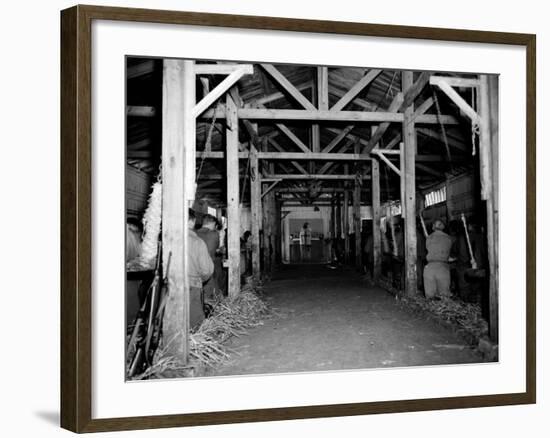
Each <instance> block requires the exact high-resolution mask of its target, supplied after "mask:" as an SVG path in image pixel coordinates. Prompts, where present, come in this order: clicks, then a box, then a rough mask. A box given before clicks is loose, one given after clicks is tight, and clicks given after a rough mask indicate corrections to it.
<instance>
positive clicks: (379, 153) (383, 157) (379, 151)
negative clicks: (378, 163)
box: [372, 149, 401, 176]
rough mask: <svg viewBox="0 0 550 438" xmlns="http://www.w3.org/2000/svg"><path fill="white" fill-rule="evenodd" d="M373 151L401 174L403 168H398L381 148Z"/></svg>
mask: <svg viewBox="0 0 550 438" xmlns="http://www.w3.org/2000/svg"><path fill="white" fill-rule="evenodd" d="M372 152H373V153H375V154H376V155H377V156H378V157H379V158H380V159H381V160H382V161H383V162H384V163H386V164H387V165H388V167H389V168H390V169H391V170H393V171H394V172H395V173H396V174H397V175H399V176H401V170H400V169H398V168H397V166H396V165H395V164H393V163H392V162H391V161H390V160H389V159H388V157H386V155H384V154H383V153H382V151H381V150H380V149H378V150H374V149H373V150H372Z"/></svg>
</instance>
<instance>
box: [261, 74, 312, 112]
mask: <svg viewBox="0 0 550 438" xmlns="http://www.w3.org/2000/svg"><path fill="white" fill-rule="evenodd" d="M260 65H261V66H262V67H263V69H264V70H265V71H266V72H267V73H269V75H270V76H271V77H272V78H273V79H275V80H276V81H277V83H278V84H279V85H280V86H281V87H283V88H284V89H285V90H286V91H287V93H288V94H290V95H291V96H292V97H293V98H294V99H295V100H296V101H297V102H298V103H299V104H300V105H302V106H303V107H304V108H306V109H310V110H316V108H315V106H314V105H313V104H312V103H311V102H310V101H309V100H308V99H307V98H306V97H305V96H304V95H303V94H302V93H301V92H300V91H298V89H297V88H296V87H295V86H294V85H292V84H291V83H290V81H289V80H288V79H287V78H285V77H284V76H283V74H282V73H281V72H280V71H279V70H277V68H276V67H275V66H274V65H272V64H260Z"/></svg>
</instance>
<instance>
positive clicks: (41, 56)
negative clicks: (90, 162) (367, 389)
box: [0, 0, 550, 438]
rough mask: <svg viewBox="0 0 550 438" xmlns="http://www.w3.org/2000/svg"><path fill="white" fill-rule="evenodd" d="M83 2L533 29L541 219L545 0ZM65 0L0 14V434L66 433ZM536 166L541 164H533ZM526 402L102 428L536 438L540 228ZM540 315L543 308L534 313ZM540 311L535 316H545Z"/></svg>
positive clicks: (543, 212) (540, 414) (539, 426)
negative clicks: (533, 361) (534, 349)
mask: <svg viewBox="0 0 550 438" xmlns="http://www.w3.org/2000/svg"><path fill="white" fill-rule="evenodd" d="M87 3H90V4H106V5H111V6H134V7H149V8H153V7H154V8H162V9H179V10H194V11H203V12H222V13H235V14H249V15H271V16H286V17H295V18H316V19H328V20H342V21H363V22H373V23H387V24H405V25H419V26H436V27H454V28H467V29H483V30H494V31H510V32H530V33H537V35H538V53H537V66H538V67H537V76H538V93H537V96H538V97H537V100H538V117H537V122H538V136H537V142H538V145H539V147H538V163H539V164H538V168H539V172H538V174H539V178H538V187H539V197H538V209H537V212H538V223H539V224H543V223H544V219H547V220H548V219H550V218H549V217H548V214H549V212H548V208H547V205H548V203H547V202H544V201H545V200H544V199H543V191H544V189H543V185H544V183H545V181H544V179H545V178H544V176H543V172H542V170H543V169H544V168H548V165H549V164H550V163H549V162H548V153H544V152H543V148H542V145H543V144H547V143H548V141H549V138H548V135H549V128H548V124H545V123H544V121H545V120H548V118H549V117H550V114H549V113H548V105H549V102H550V93H549V91H548V90H549V89H548V86H547V82H546V81H545V78H548V77H549V76H550V65H549V64H548V53H549V49H550V47H549V46H550V42H549V39H550V28H548V13H547V11H546V10H545V6H546V5H545V2H540V1H534V0H525V1H523V2H521V3H518V2H505V1H498V2H497V1H494V0H493V1H486V2H479V1H474V0H463V1H461V2H453V3H451V2H448V4H447V5H446V6H444V7H442V3H441V2H440V1H435V0H434V1H428V0H426V1H422V0H417V1H414V2H411V1H408V0H395V1H393V2H392V3H391V5H388V4H387V3H385V2H368V3H365V2H357V1H354V0H339V1H338V2H319V1H302V2H297V1H294V0H278V1H276V2H260V1H254V0H235V1H231V2H228V1H224V0H181V1H169V0H157V1H154V2H153V1H144V0H142V1H138V0H126V1H120V0H110V1H108V2H98V1H93V0H90V1H88V2H87ZM72 5H73V2H70V1H62V0H50V1H48V2H41V1H36V0H30V1H26V2H15V1H12V2H5V4H4V5H3V9H2V14H1V15H0V32H1V41H2V68H1V69H0V96H1V98H2V105H0V112H1V118H0V120H1V121H2V137H1V139H2V152H3V155H2V172H1V174H0V175H1V176H0V178H1V186H0V187H2V198H1V199H2V210H1V212H2V214H1V215H0V217H1V219H0V221H1V229H2V230H3V236H2V240H1V242H2V243H1V246H0V248H1V249H2V252H1V260H0V266H1V267H2V268H1V272H2V274H3V275H2V286H1V291H2V298H3V300H2V311H3V312H2V317H1V318H0V323H1V329H2V333H3V337H2V340H1V349H2V355H1V360H0V373H1V374H0V375H1V376H2V385H1V387H0V388H1V390H0V394H1V396H0V397H1V399H2V408H3V412H2V415H1V418H2V419H1V421H0V431H1V434H2V436H7V437H16V436H26V437H32V436H40V437H44V438H47V437H56V436H68V435H69V432H66V431H62V430H61V429H59V428H58V425H57V423H58V416H59V412H58V404H59V378H58V374H59V371H58V370H59V359H58V357H59V340H58V337H59V10H60V9H63V8H65V7H69V6H72ZM544 164H546V166H544ZM538 241H539V245H538V248H539V251H538V261H539V263H538V265H539V266H538V272H539V276H538V291H539V293H538V298H537V304H538V309H539V310H538V321H539V323H538V333H539V336H538V346H539V350H538V369H539V376H538V400H539V403H538V404H537V405H535V406H517V407H516V406H511V407H497V408H484V409H469V410H468V409H467V410H455V411H443V412H422V413H407V414H393V415H377V416H363V417H353V418H336V419H320V420H302V421H284V422H274V423H267V424H266V423H264V424H261V423H256V424H243V425H230V426H210V427H200V428H187V429H185V430H178V429H172V430H162V431H144V432H125V433H116V434H115V433H111V434H105V436H113V437H130V436H132V437H134V436H149V437H153V436H154V437H161V438H162V437H170V436H173V437H175V436H182V435H184V436H186V437H222V436H223V437H239V438H242V437H249V436H250V437H256V436H262V437H280V436H318V437H320V436H323V437H324V436H326V437H329V436H330V437H332V436H383V437H388V438H389V437H393V436H404V435H406V436H407V437H411V438H412V437H422V438H429V437H438V438H439V437H441V436H445V438H454V437H461V438H462V437H465V436H466V437H473V436H494V437H498V438H501V437H517V436H532V437H543V436H547V429H548V415H547V414H548V412H549V411H550V401H549V392H550V388H549V384H548V377H547V376H545V375H544V373H543V372H542V370H544V369H545V368H546V369H548V366H549V357H548V356H549V353H548V352H549V348H548V343H547V342H546V348H545V349H543V348H542V346H543V345H542V344H543V339H544V338H546V337H547V336H548V335H549V327H550V324H549V323H548V318H547V317H546V318H544V317H543V309H545V308H546V309H547V306H548V298H547V296H546V295H545V294H544V291H545V290H547V289H548V277H546V278H544V277H543V275H544V268H543V263H544V260H543V257H544V255H543V248H544V247H545V246H546V247H548V246H549V244H550V242H549V241H548V231H547V230H546V229H545V228H543V227H540V228H539V230H538ZM545 313H547V312H545ZM545 319H546V320H545Z"/></svg>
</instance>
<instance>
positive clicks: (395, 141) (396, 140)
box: [383, 133, 401, 150]
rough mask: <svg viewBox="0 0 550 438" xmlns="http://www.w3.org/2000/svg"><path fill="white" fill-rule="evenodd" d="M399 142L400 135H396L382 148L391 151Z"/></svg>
mask: <svg viewBox="0 0 550 438" xmlns="http://www.w3.org/2000/svg"><path fill="white" fill-rule="evenodd" d="M400 141H401V133H399V134H397V135H396V136H395V137H393V138H392V139H391V140H390V142H389V143H388V144H387V145H385V146H384V147H383V149H387V150H389V149H393V148H394V147H395V146H397V145H398V144H399V142H400Z"/></svg>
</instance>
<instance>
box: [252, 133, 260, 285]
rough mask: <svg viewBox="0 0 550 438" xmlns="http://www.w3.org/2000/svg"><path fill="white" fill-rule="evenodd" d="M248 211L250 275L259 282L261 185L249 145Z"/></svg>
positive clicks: (256, 156) (255, 157)
mask: <svg viewBox="0 0 550 438" xmlns="http://www.w3.org/2000/svg"><path fill="white" fill-rule="evenodd" d="M250 174H251V178H250V210H251V219H250V222H251V227H250V228H251V232H252V235H251V239H252V275H253V276H254V280H255V281H258V280H260V222H261V220H262V199H261V196H262V193H261V192H262V183H261V178H260V169H259V166H258V151H257V149H256V147H255V146H254V145H253V144H251V145H250Z"/></svg>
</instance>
